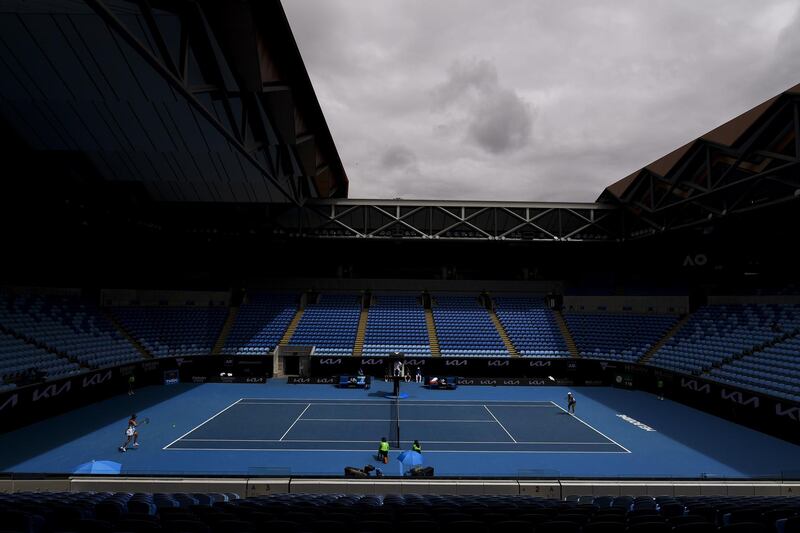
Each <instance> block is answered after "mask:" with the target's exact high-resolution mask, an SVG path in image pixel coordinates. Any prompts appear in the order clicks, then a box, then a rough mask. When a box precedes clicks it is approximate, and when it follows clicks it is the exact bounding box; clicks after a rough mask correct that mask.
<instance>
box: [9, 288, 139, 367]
mask: <svg viewBox="0 0 800 533" xmlns="http://www.w3.org/2000/svg"><path fill="white" fill-rule="evenodd" d="M0 325H2V326H3V327H4V328H5V329H6V330H7V331H10V332H13V333H15V334H16V335H18V336H21V337H23V338H25V339H28V340H30V341H31V342H33V343H40V344H41V345H44V346H47V347H48V348H50V349H52V350H55V351H57V352H59V353H60V354H63V355H65V356H66V357H69V358H70V359H72V360H75V361H79V362H80V363H83V364H85V365H87V366H89V367H92V368H99V367H104V366H112V365H117V364H122V363H127V362H131V361H137V360H141V356H140V355H139V353H138V352H137V351H136V349H135V348H134V347H133V346H132V345H131V343H130V342H128V341H127V340H126V339H124V338H123V337H122V335H121V334H120V333H119V332H118V331H117V330H116V329H115V328H114V326H113V324H111V322H110V321H109V320H108V319H107V318H106V317H105V316H104V315H103V314H102V312H101V311H100V310H99V309H98V308H97V307H96V306H94V305H92V304H90V303H87V302H85V301H82V300H80V299H78V298H75V297H54V296H41V295H11V294H9V293H6V292H0Z"/></svg>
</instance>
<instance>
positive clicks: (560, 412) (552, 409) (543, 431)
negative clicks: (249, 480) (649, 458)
mask: <svg viewBox="0 0 800 533" xmlns="http://www.w3.org/2000/svg"><path fill="white" fill-rule="evenodd" d="M397 426H399V434H400V448H401V449H404V448H409V447H410V444H411V442H412V441H413V440H414V439H418V440H419V441H420V442H422V444H423V446H424V450H425V452H426V453H431V452H434V453H436V452H438V453H445V452H446V453H457V452H464V453H466V452H487V453H630V452H629V451H628V450H627V449H626V448H625V447H623V446H622V445H620V444H618V443H617V442H615V441H614V440H612V439H610V438H609V437H607V436H606V435H604V434H603V433H601V432H599V431H598V430H596V429H594V428H593V427H591V426H590V425H589V424H587V423H586V422H584V421H582V420H580V419H579V418H577V417H575V416H572V415H570V414H568V413H567V412H566V411H565V410H564V409H563V408H561V407H560V406H558V405H557V404H555V403H553V402H549V401H534V402H519V401H514V402H505V401H452V400H451V401H419V400H416V401H415V400H401V401H400V402H399V407H398V405H397V404H396V403H395V402H393V401H391V400H364V401H353V400H330V399H327V400H326V399H320V400H289V399H269V398H241V399H239V400H237V401H236V402H234V403H232V404H230V405H229V406H227V407H226V408H225V409H223V410H221V411H219V412H218V413H216V414H215V415H214V416H212V417H211V418H209V419H208V420H206V421H205V422H203V423H202V424H200V425H198V426H197V427H195V428H193V429H192V430H190V431H188V432H187V433H185V434H184V435H182V436H181V437H179V438H178V439H175V440H174V441H172V442H171V443H169V444H168V445H166V446H165V447H164V449H165V450H204V451H213V450H219V451H259V450H264V451H293V452H296V451H363V452H374V451H375V450H376V449H377V446H378V441H379V440H380V439H381V437H387V438H390V439H391V438H392V437H391V436H392V435H394V434H396V433H393V432H395V431H396V428H397Z"/></svg>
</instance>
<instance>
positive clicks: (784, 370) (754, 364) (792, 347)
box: [708, 336, 800, 401]
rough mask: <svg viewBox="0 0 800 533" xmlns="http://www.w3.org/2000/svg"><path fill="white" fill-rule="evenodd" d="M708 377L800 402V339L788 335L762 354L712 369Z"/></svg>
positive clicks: (746, 356) (747, 356) (758, 353)
mask: <svg viewBox="0 0 800 533" xmlns="http://www.w3.org/2000/svg"><path fill="white" fill-rule="evenodd" d="M708 377H710V378H712V379H714V380H716V381H721V382H723V383H730V384H732V385H736V386H739V387H743V388H747V389H751V390H755V391H758V392H763V393H766V394H771V395H773V396H778V397H781V398H787V399H789V400H794V401H800V338H798V337H796V336H788V337H787V338H786V339H784V340H780V341H778V342H776V343H775V344H773V345H771V346H767V347H765V348H764V349H763V350H761V351H755V352H754V353H752V354H750V355H745V356H744V357H742V358H741V359H738V360H734V361H731V362H730V363H728V364H724V365H722V366H721V367H720V368H713V369H711V372H710V373H709V376H708Z"/></svg>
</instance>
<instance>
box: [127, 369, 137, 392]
mask: <svg viewBox="0 0 800 533" xmlns="http://www.w3.org/2000/svg"><path fill="white" fill-rule="evenodd" d="M134 382H136V378H135V377H133V374H131V375H130V377H128V396H133V384H134Z"/></svg>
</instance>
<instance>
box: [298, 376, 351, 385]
mask: <svg viewBox="0 0 800 533" xmlns="http://www.w3.org/2000/svg"><path fill="white" fill-rule="evenodd" d="M287 383H290V384H292V385H334V384H336V383H339V380H338V378H335V377H332V376H331V377H327V378H326V377H313V378H312V377H306V378H301V377H297V376H291V377H289V378H287Z"/></svg>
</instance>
